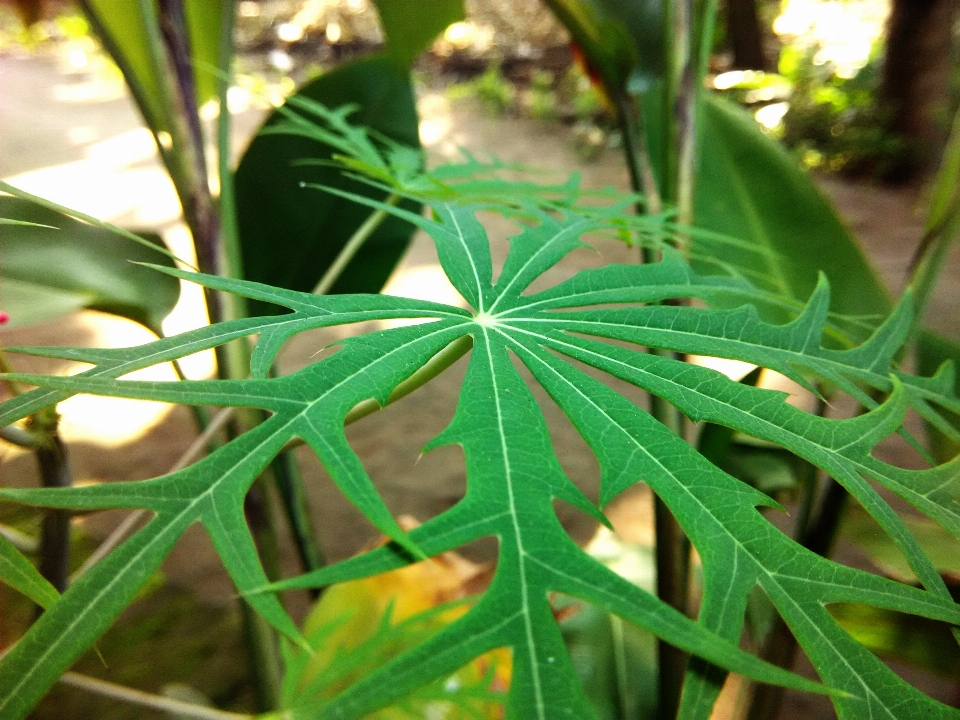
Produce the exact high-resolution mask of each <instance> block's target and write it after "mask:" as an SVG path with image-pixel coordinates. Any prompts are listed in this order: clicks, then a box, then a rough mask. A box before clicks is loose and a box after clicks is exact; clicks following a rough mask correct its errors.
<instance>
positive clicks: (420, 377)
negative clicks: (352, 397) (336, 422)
mask: <svg viewBox="0 0 960 720" xmlns="http://www.w3.org/2000/svg"><path fill="white" fill-rule="evenodd" d="M472 347H473V338H472V337H471V336H469V335H464V336H463V337H461V338H458V339H457V340H455V341H454V342H452V343H450V344H449V345H447V346H446V347H445V348H444V349H443V350H441V351H440V352H438V353H437V354H436V355H434V356H433V357H432V358H430V360H429V361H428V362H427V363H426V364H425V365H424V366H423V367H421V368H420V369H419V370H417V371H416V372H415V373H413V375H411V376H410V377H408V378H407V379H406V380H404V381H403V382H401V383H399V384H398V385H397V386H396V387H395V388H394V389H393V392H392V393H390V397H388V398H387V402H385V403H384V404H383V405H382V406H381V405H380V403H378V402H377V401H376V400H374V399H373V398H370V399H369V400H364V401H363V402H361V403H358V404H357V405H356V406H355V407H354V408H353V409H352V410H351V411H350V412H348V413H347V417H346V419H345V420H344V424H345V425H349V424H350V423H353V422H356V421H357V420H359V419H360V418H363V417H366V416H367V415H371V414H373V413H375V412H376V411H377V410H380V409H382V408H383V407H386V406H387V405H390V404H391V403H395V402H396V401H397V400H399V399H400V398H403V397H406V396H407V395H409V394H410V393H412V392H413V391H414V390H416V389H417V388H420V387H423V386H424V385H426V384H427V383H428V382H430V381H431V380H433V379H434V378H435V377H437V375H439V374H440V373H442V372H443V371H444V370H446V369H447V368H448V367H450V366H451V365H453V364H454V363H455V362H456V361H457V360H459V359H460V358H462V357H463V356H464V355H466V354H467V353H468V352H469V351H470V348H472Z"/></svg>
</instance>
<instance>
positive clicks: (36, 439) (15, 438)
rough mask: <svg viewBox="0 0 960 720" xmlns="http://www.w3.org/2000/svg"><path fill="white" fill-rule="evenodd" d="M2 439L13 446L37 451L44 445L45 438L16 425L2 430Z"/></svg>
mask: <svg viewBox="0 0 960 720" xmlns="http://www.w3.org/2000/svg"><path fill="white" fill-rule="evenodd" d="M0 438H2V439H3V440H6V441H7V442H8V443H10V444H11V445H16V446H17V447H22V448H27V449H28V450H35V449H37V448H38V447H40V446H41V445H42V444H43V438H41V437H40V436H38V435H36V434H35V433H32V432H30V431H29V430H24V429H23V428H21V427H17V426H16V425H8V426H7V427H2V428H0Z"/></svg>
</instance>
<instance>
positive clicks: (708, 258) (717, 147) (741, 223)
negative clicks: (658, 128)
mask: <svg viewBox="0 0 960 720" xmlns="http://www.w3.org/2000/svg"><path fill="white" fill-rule="evenodd" d="M699 119H700V134H699V139H698V142H699V159H698V165H697V181H696V182H697V186H696V200H695V209H694V224H695V225H696V226H697V227H699V228H702V229H706V230H711V231H714V232H717V233H722V234H724V235H727V236H731V237H735V238H739V239H741V240H746V241H748V245H744V246H740V247H737V246H735V245H731V244H729V243H725V244H723V245H716V244H714V243H713V242H712V241H711V240H710V239H709V238H708V237H706V236H704V235H695V236H694V237H692V239H691V245H692V248H693V252H692V261H693V265H694V267H696V268H699V269H701V270H704V271H708V272H716V270H717V267H718V265H720V266H725V267H727V268H730V269H733V270H735V271H737V272H739V273H741V274H744V275H746V276H747V277H748V278H749V279H750V280H751V281H752V282H754V283H755V284H757V285H758V286H759V287H761V288H764V289H767V290H770V291H772V292H775V293H777V294H780V295H782V296H784V297H786V298H790V299H793V300H796V301H798V302H802V301H803V300H804V299H805V298H807V297H809V296H810V293H811V292H813V289H814V288H815V287H816V285H817V277H818V274H819V273H821V272H822V273H824V274H826V276H827V278H829V279H830V280H831V287H832V288H833V293H832V296H831V305H830V310H831V311H832V312H834V313H839V314H843V315H847V316H852V317H855V318H858V319H859V320H860V322H854V323H847V325H846V326H845V327H847V329H848V331H849V333H850V335H851V336H852V337H854V338H855V339H857V340H863V339H865V338H866V336H868V335H869V334H870V332H871V331H872V330H873V329H874V328H875V327H876V326H877V325H878V324H879V323H880V321H881V319H882V318H884V317H886V316H887V314H888V313H889V312H890V307H891V305H890V300H889V297H888V295H887V292H886V290H885V288H884V286H883V283H882V282H881V281H880V279H879V278H878V277H877V274H876V272H875V271H874V270H873V268H872V267H871V266H870V263H869V262H868V261H867V259H866V258H865V257H864V254H863V251H862V250H861V249H860V248H859V247H858V245H857V243H856V241H855V240H854V239H853V237H852V236H851V235H850V232H849V231H848V230H847V228H846V227H845V226H844V224H843V222H841V220H840V219H839V218H838V217H837V214H836V212H835V211H834V210H833V208H832V207H831V206H830V204H829V203H828V202H827V201H826V200H825V199H824V197H823V196H822V195H821V194H820V192H819V191H818V190H817V188H816V187H815V186H814V184H813V182H812V181H811V179H810V177H809V176H807V175H805V174H804V173H803V172H802V171H801V170H800V168H799V167H798V166H797V163H796V161H795V160H794V158H793V157H792V156H791V155H790V154H789V153H788V152H787V151H786V150H785V149H784V148H783V147H782V146H780V145H779V144H778V143H777V142H776V141H775V140H773V139H772V138H770V137H767V136H766V135H764V134H763V132H762V131H761V130H760V128H759V127H758V126H757V124H756V122H754V120H753V118H751V117H750V116H749V115H748V114H747V113H745V112H744V111H742V110H740V109H739V108H737V107H735V106H734V105H732V104H731V103H729V102H727V101H725V100H723V99H721V98H718V97H716V96H714V95H707V94H704V96H703V102H702V103H701V106H700V118H699ZM786 319H787V318H786V317H781V318H778V320H780V321H785V320H786Z"/></svg>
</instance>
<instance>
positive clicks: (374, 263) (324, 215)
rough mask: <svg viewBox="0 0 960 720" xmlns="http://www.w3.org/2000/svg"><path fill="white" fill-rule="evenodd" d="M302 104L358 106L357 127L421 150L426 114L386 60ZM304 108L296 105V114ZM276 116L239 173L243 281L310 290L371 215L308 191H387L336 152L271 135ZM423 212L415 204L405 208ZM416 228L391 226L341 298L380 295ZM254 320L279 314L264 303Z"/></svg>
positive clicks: (347, 70) (317, 83) (332, 80)
mask: <svg viewBox="0 0 960 720" xmlns="http://www.w3.org/2000/svg"><path fill="white" fill-rule="evenodd" d="M295 98H296V99H306V100H308V101H314V102H320V103H323V104H324V105H326V106H328V107H339V106H341V105H355V106H356V108H357V110H356V114H355V115H354V116H353V117H352V118H351V119H352V120H354V121H355V122H356V123H357V124H358V125H364V126H366V127H368V128H370V129H372V130H373V131H375V132H377V133H381V134H383V135H384V136H386V137H388V138H390V139H392V140H394V141H397V142H400V143H402V144H404V145H406V146H409V147H412V148H419V147H420V141H419V135H418V122H417V110H416V105H415V103H414V99H413V91H412V89H411V87H410V79H409V77H408V75H407V73H406V72H405V71H402V70H400V69H398V68H397V66H396V65H395V64H394V63H393V62H392V61H391V60H390V59H389V58H387V57H385V56H377V57H373V58H367V59H364V60H359V61H355V62H350V63H347V64H345V65H341V66H339V67H338V68H336V69H335V70H333V71H332V72H329V73H327V74H325V75H322V76H320V77H319V78H317V79H316V80H314V81H313V82H311V83H309V84H308V85H306V86H305V87H303V88H301V89H300V91H299V92H298V93H297V94H296V96H295ZM295 102H296V100H295V99H294V100H291V101H290V102H289V103H288V105H289V106H290V107H294V106H295V105H294V103H295ZM285 117H286V115H284V114H283V113H282V112H275V113H274V114H273V115H271V116H270V117H269V118H268V119H267V121H266V123H265V124H264V128H263V129H262V130H261V132H260V133H259V134H258V135H257V137H255V138H254V140H253V142H252V143H251V144H250V147H249V148H248V149H247V152H246V153H245V154H244V156H243V160H242V161H241V162H240V167H239V168H237V172H236V196H237V219H238V223H239V227H240V242H241V245H242V249H243V266H244V274H245V276H246V277H247V278H249V279H251V280H257V281H259V282H264V283H269V284H272V285H278V286H280V287H284V288H289V289H291V290H301V291H309V290H312V289H313V288H314V286H315V285H316V284H317V281H318V280H320V278H321V277H322V276H323V273H324V271H325V270H326V269H327V268H328V267H329V266H330V265H331V263H333V261H334V259H335V258H336V257H337V254H338V253H339V252H340V250H341V249H342V248H343V246H344V245H345V244H346V242H347V240H348V239H349V238H350V236H351V235H353V233H354V232H355V231H356V229H357V228H358V227H360V225H361V224H362V223H363V222H364V220H366V219H367V217H368V216H369V214H370V211H369V210H368V209H365V208H363V207H362V206H360V205H357V204H356V203H353V202H350V201H349V200H345V199H343V198H340V197H335V196H333V195H329V194H327V193H323V192H319V191H318V190H316V189H314V188H309V187H306V186H307V185H322V186H326V187H336V188H341V189H344V190H349V191H350V192H355V193H358V194H362V195H365V196H368V197H375V198H380V199H382V198H384V197H385V195H386V193H385V192H384V191H381V190H378V189H375V188H371V187H370V186H369V185H364V184H362V183H360V182H359V181H356V180H352V179H350V178H347V177H346V176H344V174H343V171H342V170H341V168H339V167H334V166H332V165H329V164H325V163H323V162H311V163H310V164H299V162H300V161H304V160H307V161H318V160H319V161H323V160H330V159H331V157H332V155H333V154H334V151H333V149H332V148H331V147H330V146H328V145H326V144H324V143H322V142H320V141H318V140H316V139H312V138H309V137H304V136H302V135H292V134H287V133H283V134H279V133H272V132H270V129H271V128H272V127H275V126H276V125H278V124H279V123H281V122H283V121H284V118H285ZM405 207H408V208H410V209H416V207H417V206H416V204H408V205H405ZM412 234H413V228H412V227H411V225H410V224H409V223H406V222H404V221H403V220H399V219H397V218H390V219H388V220H386V221H385V222H384V223H383V224H382V225H381V226H380V227H379V228H378V229H377V230H376V231H375V232H374V233H373V234H372V235H371V236H370V238H369V239H368V240H367V241H366V243H365V244H364V246H363V247H362V248H361V249H360V251H359V252H358V253H357V255H356V256H355V257H354V258H353V261H352V262H350V264H349V265H347V267H346V269H345V270H344V272H343V273H342V274H341V276H340V278H339V280H338V281H337V282H336V284H334V286H333V289H332V291H333V292H335V293H338V292H339V293H342V292H377V291H378V290H379V289H380V288H381V287H383V283H384V282H385V281H386V279H387V277H388V276H389V274H390V272H391V271H392V270H393V268H394V266H395V265H396V264H397V262H398V261H399V259H400V256H401V255H402V254H403V251H404V250H405V249H406V247H407V245H408V243H409V241H410V237H411V236H412ZM251 310H252V311H253V312H254V313H257V312H260V313H264V312H275V309H272V308H271V306H268V305H265V304H263V303H255V304H254V305H253V306H251Z"/></svg>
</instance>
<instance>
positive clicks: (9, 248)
mask: <svg viewBox="0 0 960 720" xmlns="http://www.w3.org/2000/svg"><path fill="white" fill-rule="evenodd" d="M0 217H2V218H12V219H15V220H18V221H22V222H24V223H33V224H11V225H8V224H4V225H3V226H0V308H2V309H3V311H4V312H6V313H7V314H8V315H9V316H10V322H9V324H8V327H18V326H23V325H30V324H33V323H38V322H45V321H48V320H54V319H56V318H57V317H60V316H62V315H64V314H66V313H68V312H71V311H73V310H79V309H80V308H91V309H94V310H102V311H103V312H108V313H112V314H114V315H120V316H121V317H126V318H130V319H131V320H134V321H136V322H138V323H140V324H142V325H145V326H146V327H148V328H150V329H151V330H152V331H153V332H155V333H157V334H158V335H159V334H160V333H161V329H160V323H161V322H162V321H163V319H164V318H165V317H166V316H167V315H168V314H169V313H170V311H171V310H172V309H173V306H174V305H176V303H177V299H178V298H179V296H180V284H179V283H178V282H176V281H175V280H173V278H168V277H161V276H158V275H157V273H155V272H153V271H151V270H148V269H146V268H143V267H140V266H138V265H135V264H133V263H135V262H154V263H155V262H160V263H166V264H167V265H168V266H170V267H172V266H173V262H172V261H169V260H165V259H164V258H163V257H162V256H161V255H160V254H159V253H155V252H151V251H150V249H149V248H147V247H144V246H142V245H137V244H136V243H134V242H133V241H131V240H129V239H127V238H123V237H120V236H118V235H116V234H115V233H113V232H111V231H109V230H105V229H103V228H98V227H94V226H93V225H88V224H86V223H82V222H80V221H78V220H74V219H73V218H69V217H67V216H65V215H62V214H60V213H58V212H56V211H54V210H51V209H49V208H45V207H41V206H40V205H37V204H35V203H32V202H30V201H28V200H24V199H21V198H15V197H7V196H0ZM145 237H147V238H149V239H151V240H152V241H153V242H155V243H156V244H157V245H158V246H159V247H163V242H162V240H160V237H159V236H158V235H155V234H146V235H145Z"/></svg>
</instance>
